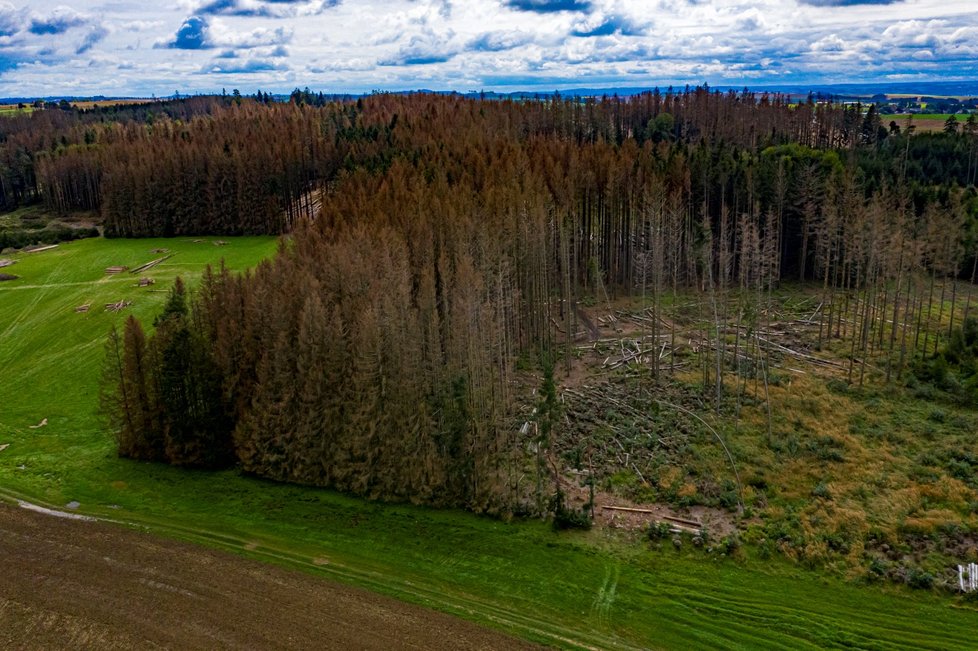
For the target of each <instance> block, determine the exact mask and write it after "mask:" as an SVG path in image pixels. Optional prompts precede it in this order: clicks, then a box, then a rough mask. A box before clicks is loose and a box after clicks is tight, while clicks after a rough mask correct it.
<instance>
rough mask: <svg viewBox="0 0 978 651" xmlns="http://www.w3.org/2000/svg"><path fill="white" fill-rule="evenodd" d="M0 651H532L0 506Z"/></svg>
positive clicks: (378, 600) (211, 557) (97, 527)
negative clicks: (59, 650)
mask: <svg viewBox="0 0 978 651" xmlns="http://www.w3.org/2000/svg"><path fill="white" fill-rule="evenodd" d="M0 648H3V649H52V648H72V649H77V648H92V649H100V650H101V649H131V648H180V649H183V648H192V649H219V648H220V649H228V648H230V649H235V648H237V649H286V648H288V649H385V650H386V649H525V648H531V647H530V645H527V644H524V643H522V642H520V641H518V640H514V639H512V638H508V637H506V636H504V635H502V634H500V633H496V632H493V631H489V630H486V629H483V628H480V627H478V626H476V625H474V624H471V623H468V622H464V621H462V620H459V619H456V618H453V617H451V616H449V615H445V614H441V613H436V612H432V611H428V610H425V609H424V608H421V607H419V606H413V605H410V604H404V603H401V602H399V601H396V600H393V599H390V598H386V597H382V596H379V595H375V594H373V593H370V592H366V591H364V590H359V589H356V588H351V587H348V586H344V585H341V584H336V583H332V582H329V581H326V580H324V579H319V578H316V577H313V576H308V575H305V574H302V573H299V572H294V571H289V570H285V569H282V568H278V567H273V566H268V565H264V564H261V563H258V562H255V561H250V560H248V559H244V558H239V557H236V556H233V555H229V554H224V553H221V552H216V551H211V550H208V549H204V548H201V547H196V546H193V545H188V544H183V543H178V542H172V541H168V540H162V539H157V538H154V537H152V536H150V535H146V534H142V533H138V532H135V531H130V530H127V529H124V528H122V527H119V526H115V525H111V524H106V523H100V522H79V521H76V520H64V519H60V518H56V517H52V516H48V515H42V514H39V513H33V512H30V511H27V510H24V509H20V508H17V507H14V506H11V505H8V504H2V503H0Z"/></svg>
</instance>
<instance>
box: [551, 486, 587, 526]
mask: <svg viewBox="0 0 978 651" xmlns="http://www.w3.org/2000/svg"><path fill="white" fill-rule="evenodd" d="M550 511H551V513H553V517H554V520H553V524H554V529H557V530H558V531H561V530H565V529H584V530H588V529H590V528H591V514H590V513H589V512H588V510H587V509H586V508H580V509H575V508H574V507H570V506H567V503H566V502H565V500H564V492H563V491H561V490H558V491H557V492H556V493H554V495H553V497H551V498H550Z"/></svg>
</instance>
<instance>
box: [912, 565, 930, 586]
mask: <svg viewBox="0 0 978 651" xmlns="http://www.w3.org/2000/svg"><path fill="white" fill-rule="evenodd" d="M907 585H908V586H910V587H911V588H913V589H915V590H930V589H931V588H933V587H934V575H933V574H931V573H930V572H925V571H923V570H921V569H920V568H916V567H915V568H912V569H911V570H910V572H909V573H907Z"/></svg>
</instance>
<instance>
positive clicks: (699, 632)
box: [0, 238, 978, 649]
mask: <svg viewBox="0 0 978 651" xmlns="http://www.w3.org/2000/svg"><path fill="white" fill-rule="evenodd" d="M228 241H229V245H228V246H224V247H216V246H214V245H213V244H212V243H210V242H209V241H204V242H200V243H194V242H191V241H189V240H186V239H175V240H135V241H133V240H108V241H107V240H101V239H97V240H83V241H79V242H74V243H71V244H64V245H61V246H59V247H58V248H56V249H52V250H49V251H45V252H41V253H31V254H25V253H19V254H14V255H7V256H0V258H10V259H14V260H16V261H17V262H16V264H14V265H13V266H10V267H7V268H5V269H4V271H5V272H8V273H12V274H15V275H17V276H20V279H18V280H15V281H8V282H2V283H0V369H2V373H3V375H2V377H0V446H3V445H5V444H9V447H7V448H6V449H4V450H3V451H0V495H2V496H4V497H6V498H7V499H12V498H23V499H29V500H31V501H34V502H38V503H41V504H44V505H47V506H53V507H63V505H64V504H66V503H67V502H69V501H71V500H76V501H78V502H80V503H81V507H80V508H79V511H80V512H83V513H87V514H92V515H96V516H100V517H105V518H109V519H113V520H117V521H119V522H123V523H126V524H128V525H132V526H138V527H145V528H146V529H148V530H150V531H152V532H154V533H157V534H160V535H164V536H171V537H175V538H180V539H186V540H191V541H196V542H201V543H203V544H206V545H210V546H214V547H219V548H223V549H227V550H230V551H233V552H235V553H238V554H243V555H247V556H252V557H255V558H259V559H262V560H267V561H271V562H275V563H279V564H283V565H286V566H291V567H296V568H299V569H302V570H304V571H308V572H312V573H316V574H320V575H322V576H325V577H329V578H332V579H336V580H340V581H345V582H349V583H353V584H357V585H361V586H364V587H367V588H370V589H373V590H376V591H379V592H383V593H386V594H390V595H394V596H396V597H399V598H402V599H406V600H409V601H413V602H416V603H421V604H424V605H428V606H431V607H434V608H438V609H440V610H444V611H447V612H451V613H455V614H458V615H460V616H462V617H465V618H468V619H472V620H475V621H478V622H483V623H486V624H489V625H491V626H495V627H498V628H501V629H503V630H507V631H510V632H512V633H514V634H516V635H520V636H523V637H527V638H529V639H532V640H536V641H540V642H543V643H547V644H550V645H554V646H562V647H568V648H670V649H673V648H675V649H684V648H696V649H704V648H724V649H809V648H810V649H815V648H843V647H844V648H861V649H901V648H902V649H922V648H931V649H946V648H969V647H973V646H974V632H975V631H974V627H975V622H976V621H978V607H976V604H975V602H971V603H970V604H969V603H967V602H963V601H960V600H956V599H951V598H947V597H942V596H939V595H937V594H935V593H930V592H910V591H907V590H904V589H901V588H897V587H893V586H888V587H863V586H858V585H853V584H849V583H845V582H843V581H842V580H841V579H838V578H834V577H825V576H820V575H818V574H816V573H814V572H811V571H807V570H802V569H800V568H799V567H797V566H794V565H791V564H789V563H788V562H787V561H784V560H780V559H778V558H774V559H771V560H766V561H765V560H761V559H759V558H756V557H755V555H754V553H753V551H752V550H751V549H745V550H742V551H741V552H740V553H738V554H737V556H736V557H735V558H730V557H723V556H721V555H720V554H719V553H717V552H712V553H708V552H706V551H702V550H693V549H689V547H690V545H689V544H688V543H686V544H684V545H683V550H682V551H677V550H675V549H674V548H673V545H672V544H671V543H668V542H667V544H666V545H665V546H664V548H663V549H660V550H654V549H652V548H651V547H650V546H649V544H648V543H646V542H644V541H639V540H636V539H635V538H634V537H633V536H629V535H626V534H620V533H616V532H609V531H606V530H605V531H602V530H595V531H592V532H588V533H563V534H559V533H555V532H553V531H552V530H551V529H550V528H549V527H548V526H547V525H546V524H544V523H540V522H520V523H504V522H500V521H497V520H493V519H489V518H483V517H477V516H473V515H470V514H467V513H462V512H457V511H436V510H430V509H423V508H417V507H412V506H392V505H383V504H377V503H370V502H366V501H363V500H359V499H353V498H349V497H345V496H343V495H339V494H337V493H334V492H331V491H326V490H318V489H311V488H304V487H298V486H290V485H282V484H274V483H270V482H266V481H260V480H256V479H253V478H249V477H245V476H242V475H241V474H240V473H238V472H236V471H222V472H196V471H186V470H180V469H177V468H171V467H168V466H162V465H156V464H145V463H137V462H132V461H126V460H121V459H118V458H117V457H116V456H115V454H114V449H113V445H112V441H111V440H110V438H109V437H108V436H107V435H106V434H105V433H104V432H103V431H102V429H101V427H100V425H99V421H98V418H97V415H96V409H95V408H96V402H97V400H96V396H97V383H98V377H99V374H100V364H101V361H100V360H101V356H102V352H103V341H104V334H105V332H106V331H107V330H108V328H109V327H110V325H111V324H112V323H116V324H118V323H120V322H121V321H122V320H123V319H124V318H125V317H126V316H127V314H128V313H130V312H131V313H134V314H136V315H137V316H140V317H142V318H144V319H146V320H150V319H151V316H152V315H153V314H154V313H155V312H156V311H157V310H158V308H159V307H160V306H161V304H162V302H163V301H164V299H165V297H166V294H165V292H163V291H159V290H165V289H166V288H167V287H168V286H169V284H170V283H171V282H172V280H173V278H174V277H175V276H176V275H177V274H178V273H179V274H184V275H185V276H188V277H195V276H196V275H197V274H199V273H200V271H201V270H202V269H203V267H204V265H205V264H207V263H217V262H218V260H219V259H220V258H222V257H223V258H225V260H226V261H227V264H228V265H229V266H230V267H232V268H236V269H241V268H244V267H248V266H251V265H254V264H256V263H257V262H258V261H259V260H260V259H261V258H263V257H266V256H268V255H271V254H272V253H273V252H274V250H275V242H274V240H272V239H271V238H229V239H228ZM156 248H168V249H170V250H171V252H173V253H174V254H175V255H174V257H173V258H171V259H170V260H168V261H167V262H166V263H164V264H161V265H159V266H158V267H156V268H155V269H153V270H151V271H150V272H147V273H145V274H139V275H140V276H151V277H153V278H155V280H156V284H155V285H154V286H153V287H150V288H148V289H147V288H137V287H135V286H134V285H135V281H136V278H137V276H135V275H131V274H128V273H125V274H120V275H117V276H107V275H106V274H105V273H104V270H105V268H106V267H109V266H115V265H127V266H130V267H134V266H136V265H139V264H141V263H144V262H148V261H149V260H152V259H154V258H157V257H160V256H159V254H156V253H152V252H151V251H152V249H156ZM121 299H128V300H132V301H133V304H132V306H131V308H130V309H129V310H124V311H122V312H120V313H111V312H105V311H104V310H103V306H104V304H105V303H109V302H113V301H118V300H121ZM86 303H91V304H92V310H91V311H90V312H88V313H85V314H76V313H75V312H74V308H75V307H76V306H78V305H81V304H86ZM43 419H47V425H46V426H44V427H40V428H36V429H35V428H31V426H32V425H37V424H38V423H39V422H41V421H42V420H43Z"/></svg>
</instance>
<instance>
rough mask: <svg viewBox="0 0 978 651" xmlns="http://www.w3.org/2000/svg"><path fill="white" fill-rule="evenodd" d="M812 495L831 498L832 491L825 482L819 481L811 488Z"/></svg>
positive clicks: (826, 498) (824, 498) (825, 498)
mask: <svg viewBox="0 0 978 651" xmlns="http://www.w3.org/2000/svg"><path fill="white" fill-rule="evenodd" d="M812 497H818V498H820V499H823V500H830V499H832V492H831V491H829V486H828V484H826V483H825V482H819V484H818V485H817V486H815V488H813V489H812Z"/></svg>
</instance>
